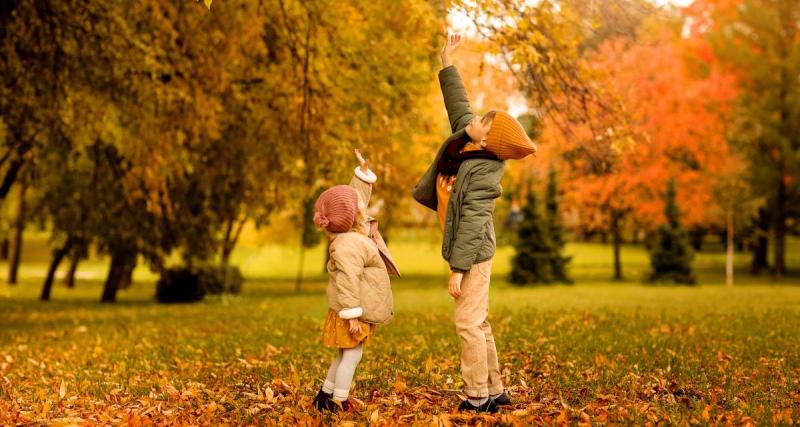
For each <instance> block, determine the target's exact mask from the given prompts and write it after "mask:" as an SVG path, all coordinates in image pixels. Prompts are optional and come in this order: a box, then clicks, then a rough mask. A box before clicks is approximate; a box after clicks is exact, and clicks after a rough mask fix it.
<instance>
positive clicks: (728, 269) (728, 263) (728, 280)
mask: <svg viewBox="0 0 800 427" xmlns="http://www.w3.org/2000/svg"><path fill="white" fill-rule="evenodd" d="M725 284H726V285H727V286H733V209H728V253H727V255H726V257H725Z"/></svg>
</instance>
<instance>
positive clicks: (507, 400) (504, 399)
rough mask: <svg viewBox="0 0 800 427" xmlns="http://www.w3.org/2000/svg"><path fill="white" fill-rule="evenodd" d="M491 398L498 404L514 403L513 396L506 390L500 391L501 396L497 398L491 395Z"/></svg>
mask: <svg viewBox="0 0 800 427" xmlns="http://www.w3.org/2000/svg"><path fill="white" fill-rule="evenodd" d="M489 399H491V400H494V404H495V405H497V406H506V405H511V404H512V403H511V398H510V397H508V393H506V392H502V393H500V396H497V397H495V398H491V397H490V398H489Z"/></svg>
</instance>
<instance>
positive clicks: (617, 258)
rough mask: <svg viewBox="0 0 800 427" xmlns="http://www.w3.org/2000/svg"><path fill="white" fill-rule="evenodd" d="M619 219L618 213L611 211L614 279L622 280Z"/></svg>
mask: <svg viewBox="0 0 800 427" xmlns="http://www.w3.org/2000/svg"><path fill="white" fill-rule="evenodd" d="M619 221H620V218H619V214H617V213H612V214H611V234H612V237H613V240H614V241H613V243H614V280H622V259H621V258H622V257H621V254H620V252H621V247H622V236H621V232H620V227H619Z"/></svg>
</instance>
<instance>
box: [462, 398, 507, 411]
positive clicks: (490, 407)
mask: <svg viewBox="0 0 800 427" xmlns="http://www.w3.org/2000/svg"><path fill="white" fill-rule="evenodd" d="M458 410H459V411H469V412H488V413H490V414H495V413H497V405H496V404H495V403H494V400H492V399H487V400H486V403H484V404H483V405H481V406H475V405H473V404H471V403H469V400H465V401H463V402H461V404H460V405H458Z"/></svg>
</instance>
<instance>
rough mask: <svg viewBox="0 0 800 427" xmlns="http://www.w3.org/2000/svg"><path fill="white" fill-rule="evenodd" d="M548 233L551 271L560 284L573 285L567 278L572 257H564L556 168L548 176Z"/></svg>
mask: <svg viewBox="0 0 800 427" xmlns="http://www.w3.org/2000/svg"><path fill="white" fill-rule="evenodd" d="M545 212H546V218H545V221H546V223H547V233H548V236H549V237H550V241H551V254H550V269H551V271H552V273H553V277H554V279H555V280H556V281H558V282H563V283H572V280H570V279H569V277H567V264H569V261H570V259H571V258H572V257H567V256H564V255H563V252H564V244H565V243H566V242H565V241H564V226H563V224H562V223H561V209H560V205H559V203H558V175H557V172H556V169H555V167H552V166H551V167H550V171H549V172H548V174H547V193H546V199H545Z"/></svg>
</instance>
